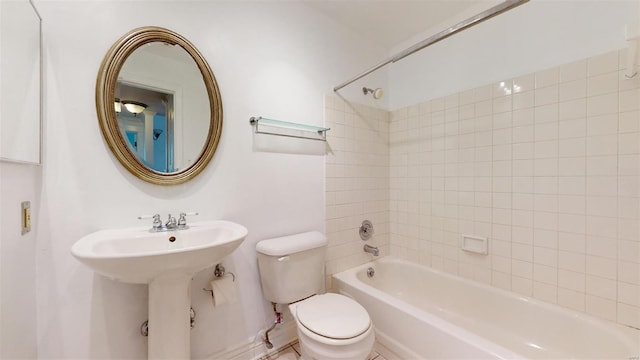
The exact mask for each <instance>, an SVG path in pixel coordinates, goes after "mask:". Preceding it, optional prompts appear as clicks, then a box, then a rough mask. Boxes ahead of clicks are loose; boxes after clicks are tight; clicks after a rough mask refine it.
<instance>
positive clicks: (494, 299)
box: [333, 257, 640, 360]
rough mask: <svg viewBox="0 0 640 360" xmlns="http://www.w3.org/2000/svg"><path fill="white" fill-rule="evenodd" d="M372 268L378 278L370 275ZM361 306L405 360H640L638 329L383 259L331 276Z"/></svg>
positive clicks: (387, 344) (384, 339)
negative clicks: (542, 359)
mask: <svg viewBox="0 0 640 360" xmlns="http://www.w3.org/2000/svg"><path fill="white" fill-rule="evenodd" d="M369 267H372V268H373V269H374V270H375V275H374V276H373V277H372V278H369V277H368V276H367V269H368V268H369ZM333 282H334V286H335V287H336V288H337V290H338V291H339V292H340V293H341V294H344V295H347V296H350V297H352V298H354V299H355V300H356V301H358V302H359V303H360V304H362V305H363V306H364V307H365V308H366V309H367V311H368V312H369V315H370V316H371V319H372V321H373V324H374V326H375V331H376V339H377V341H378V342H379V343H380V344H382V345H383V346H384V347H385V348H387V349H388V350H390V351H391V352H392V354H387V355H385V354H384V353H383V354H382V355H385V357H392V358H393V357H399V358H401V359H429V358H431V359H442V358H458V359H460V358H466V359H479V358H490V359H513V358H516V359H522V358H545V359H569V358H581V359H582V358H590V359H593V358H600V359H616V358H617V359H625V360H629V359H638V356H639V355H640V330H636V329H633V328H630V327H626V326H622V325H619V324H615V323H613V322H608V321H605V320H600V319H597V318H595V317H592V316H589V315H586V314H583V313H579V312H576V311H572V310H568V309H564V308H561V307H559V306H556V305H552V304H547V303H544V302H541V301H538V300H535V299H532V298H529V297H525V296H521V295H517V294H514V293H511V292H508V291H504V290H501V289H497V288H494V287H491V286H488V285H484V284H479V283H476V282H472V281H469V280H466V279H463V278H460V277H457V276H453V275H450V274H446V273H443V272H440V271H437V270H433V269H430V268H428V267H424V266H420V265H416V264H413V263H410V262H407V261H404V260H399V259H394V258H389V257H386V258H382V259H380V260H378V261H375V262H371V263H368V264H365V265H362V266H359V267H357V268H354V269H350V270H347V271H344V272H341V273H338V274H335V275H333Z"/></svg>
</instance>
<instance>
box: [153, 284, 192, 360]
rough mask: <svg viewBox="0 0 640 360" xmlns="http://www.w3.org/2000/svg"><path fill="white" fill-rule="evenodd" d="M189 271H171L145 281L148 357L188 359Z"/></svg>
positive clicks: (189, 351)
mask: <svg viewBox="0 0 640 360" xmlns="http://www.w3.org/2000/svg"><path fill="white" fill-rule="evenodd" d="M190 308H191V275H185V274H182V273H180V272H173V273H169V274H165V275H161V276H159V277H157V278H155V279H153V280H152V281H151V282H150V283H149V351H148V355H149V359H190V356H191V325H190V319H191V318H190V315H189V309H190Z"/></svg>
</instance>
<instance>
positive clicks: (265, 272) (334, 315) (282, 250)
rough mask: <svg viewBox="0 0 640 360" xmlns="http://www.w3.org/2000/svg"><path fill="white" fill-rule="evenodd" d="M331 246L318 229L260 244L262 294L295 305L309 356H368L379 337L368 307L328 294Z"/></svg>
mask: <svg viewBox="0 0 640 360" xmlns="http://www.w3.org/2000/svg"><path fill="white" fill-rule="evenodd" d="M326 248H327V239H326V237H325V236H324V235H323V234H322V233H320V232H317V231H312V232H306V233H301V234H295V235H290V236H284V237H279V238H274V239H268V240H262V241H260V242H258V244H257V245H256V251H257V253H258V267H259V269H260V280H261V282H262V292H263V293H264V296H265V298H266V299H267V300H269V301H271V302H272V303H276V304H289V311H290V312H291V315H293V318H294V320H295V322H296V328H297V333H298V340H299V342H300V349H301V350H302V358H303V359H305V360H333V359H344V360H363V359H366V358H367V356H368V355H369V353H370V352H371V349H372V348H373V344H374V341H375V335H374V331H373V324H372V322H371V318H370V317H369V313H367V310H365V308H364V307H362V305H360V304H358V303H357V302H356V301H355V300H353V299H351V298H349V297H347V296H344V295H340V294H333V293H326V294H322V290H323V288H324V281H325V273H324V262H325V252H326Z"/></svg>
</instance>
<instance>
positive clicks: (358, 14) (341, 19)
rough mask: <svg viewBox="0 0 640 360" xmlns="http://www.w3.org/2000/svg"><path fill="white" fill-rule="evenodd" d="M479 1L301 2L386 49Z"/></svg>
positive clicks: (436, 24) (357, 0)
mask: <svg viewBox="0 0 640 360" xmlns="http://www.w3.org/2000/svg"><path fill="white" fill-rule="evenodd" d="M483 2H487V0H412V1H411V0H332V1H314V0H310V1H304V3H305V4H306V5H308V6H310V7H311V8H314V9H316V10H318V11H320V12H322V13H324V14H325V15H327V16H328V17H330V18H332V19H334V20H335V21H337V22H338V23H341V24H343V25H345V26H347V27H349V28H351V29H353V30H354V31H356V32H357V33H360V34H361V35H363V36H364V37H366V38H369V39H371V40H372V41H374V42H376V43H378V44H379V45H381V46H383V47H384V48H386V49H391V48H392V47H394V45H397V44H399V43H401V42H403V41H405V40H408V39H410V38H412V37H414V36H415V35H418V34H420V33H422V32H424V31H426V30H429V29H431V28H433V27H435V26H438V25H441V24H442V23H443V22H446V21H447V19H449V18H452V17H455V16H456V15H458V14H460V13H462V12H464V11H465V10H468V9H469V8H472V7H475V6H478V5H479V4H481V3H483ZM450 25H453V24H450ZM445 26H446V25H445ZM442 30H444V28H443V29H442Z"/></svg>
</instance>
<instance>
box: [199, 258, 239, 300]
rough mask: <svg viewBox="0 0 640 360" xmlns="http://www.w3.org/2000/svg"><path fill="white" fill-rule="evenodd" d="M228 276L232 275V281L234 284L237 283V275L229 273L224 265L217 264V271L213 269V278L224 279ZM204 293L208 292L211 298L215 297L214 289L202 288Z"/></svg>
mask: <svg viewBox="0 0 640 360" xmlns="http://www.w3.org/2000/svg"><path fill="white" fill-rule="evenodd" d="M227 275H231V279H232V280H233V282H236V274H234V273H232V272H231V271H227V270H226V269H225V268H224V266H222V264H216V267H215V269H213V276H214V277H215V278H218V279H220V278H223V277H225V276H227ZM202 291H206V292H208V293H211V296H213V290H212V289H207V288H202Z"/></svg>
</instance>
